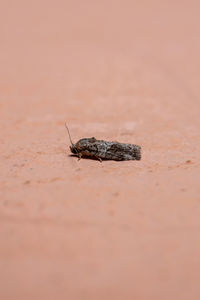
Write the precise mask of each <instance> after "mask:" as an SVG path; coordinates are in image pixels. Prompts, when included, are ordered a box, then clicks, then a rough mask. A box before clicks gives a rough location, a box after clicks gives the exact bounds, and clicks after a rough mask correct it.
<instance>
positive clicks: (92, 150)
mask: <svg viewBox="0 0 200 300" xmlns="http://www.w3.org/2000/svg"><path fill="white" fill-rule="evenodd" d="M70 150H71V152H72V153H73V154H75V155H77V156H78V157H79V159H80V158H81V157H91V158H96V159H98V160H100V161H101V160H102V159H107V160H118V161H119V160H140V159H141V147H140V146H138V145H134V144H124V143H118V142H109V141H104V140H97V139H96V138H94V137H92V138H84V139H80V140H79V141H78V142H77V143H76V144H72V146H70Z"/></svg>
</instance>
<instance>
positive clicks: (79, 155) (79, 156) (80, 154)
mask: <svg viewBox="0 0 200 300" xmlns="http://www.w3.org/2000/svg"><path fill="white" fill-rule="evenodd" d="M81 157H82V153H80V152H79V153H78V161H79V160H80V159H81Z"/></svg>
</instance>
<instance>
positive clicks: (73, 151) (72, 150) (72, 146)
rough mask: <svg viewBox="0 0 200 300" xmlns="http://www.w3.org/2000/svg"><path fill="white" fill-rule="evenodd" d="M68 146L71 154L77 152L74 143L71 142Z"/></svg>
mask: <svg viewBox="0 0 200 300" xmlns="http://www.w3.org/2000/svg"><path fill="white" fill-rule="evenodd" d="M69 148H70V150H71V152H72V153H73V154H77V153H78V151H77V148H76V145H74V144H73V143H72V145H71V146H69Z"/></svg>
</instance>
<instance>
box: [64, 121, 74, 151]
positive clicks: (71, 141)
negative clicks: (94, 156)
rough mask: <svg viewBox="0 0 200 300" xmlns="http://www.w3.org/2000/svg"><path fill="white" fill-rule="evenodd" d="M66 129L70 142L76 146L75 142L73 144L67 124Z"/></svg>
mask: <svg viewBox="0 0 200 300" xmlns="http://www.w3.org/2000/svg"><path fill="white" fill-rule="evenodd" d="M65 127H66V129H67V131H68V134H69V139H70V142H71V144H72V146H73V145H74V144H73V142H72V139H71V135H70V132H69V128H68V127H67V124H66V123H65Z"/></svg>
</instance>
